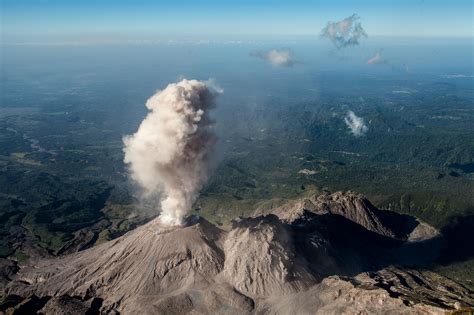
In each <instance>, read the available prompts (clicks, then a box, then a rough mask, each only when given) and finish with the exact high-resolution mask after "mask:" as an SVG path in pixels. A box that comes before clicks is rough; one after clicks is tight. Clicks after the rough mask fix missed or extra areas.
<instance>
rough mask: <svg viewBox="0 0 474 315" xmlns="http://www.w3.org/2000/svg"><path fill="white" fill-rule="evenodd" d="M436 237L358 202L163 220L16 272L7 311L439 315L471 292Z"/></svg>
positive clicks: (355, 198)
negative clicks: (221, 220)
mask: <svg viewBox="0 0 474 315" xmlns="http://www.w3.org/2000/svg"><path fill="white" fill-rule="evenodd" d="M438 245H439V235H438V233H437V232H436V230H435V229H434V228H432V227H430V226H428V225H426V224H423V223H421V222H418V221H417V220H415V219H414V218H412V217H408V216H403V215H398V214H395V213H392V212H388V211H381V210H378V209H377V208H375V207H374V206H373V205H372V204H370V202H368V201H367V200H366V199H365V198H364V197H363V196H361V195H359V194H356V193H351V192H349V193H335V194H332V195H319V196H316V195H315V196H312V197H310V198H307V199H304V200H300V201H298V202H294V203H290V204H288V205H285V206H283V207H280V208H277V209H274V210H273V212H272V213H270V214H266V215H263V214H262V215H258V214H256V215H255V216H254V217H252V218H245V219H242V220H239V221H238V222H237V221H236V222H234V224H233V226H232V229H230V230H229V231H224V230H221V229H219V228H218V227H216V226H214V225H212V224H211V223H209V222H207V221H206V220H204V219H202V218H197V217H190V218H189V219H188V222H187V224H186V226H185V227H177V228H169V227H165V226H162V225H161V224H160V223H159V221H157V220H153V221H151V222H149V223H147V224H145V225H143V226H141V227H139V228H137V229H135V230H133V231H131V232H129V233H127V234H125V235H123V236H121V237H119V238H117V239H115V240H112V241H109V242H107V243H103V244H100V245H97V246H95V247H93V248H90V249H87V250H83V251H80V252H77V253H75V254H71V255H67V256H63V257H58V258H55V259H45V260H40V261H38V262H36V263H35V264H34V265H30V266H22V268H21V269H20V270H19V271H18V272H17V273H13V272H11V273H9V274H8V276H9V278H11V281H9V282H7V283H6V284H5V285H3V292H4V294H3V295H4V298H3V302H2V304H1V305H0V311H5V312H10V313H15V312H17V313H21V312H25V311H28V312H29V313H34V312H38V313H45V314H52V313H58V314H61V313H67V312H69V313H78V314H84V313H94V312H96V313H99V312H102V313H122V314H137V313H140V314H157V313H159V314H183V313H192V314H209V313H215V314H290V313H292V314H294V313H298V314H309V313H311V314H314V313H320V314H331V313H333V314H339V313H343V312H345V313H349V314H351V313H354V314H355V313H358V312H360V311H367V312H369V313H373V312H388V313H391V312H392V313H393V312H396V313H402V314H403V313H405V314H417V313H426V312H428V313H440V314H442V313H443V311H444V310H447V309H455V308H459V307H470V306H473V305H474V296H473V292H470V291H469V290H468V289H466V288H464V287H462V286H461V285H459V284H457V283H455V282H453V281H451V280H449V279H447V278H444V277H442V276H440V275H437V274H434V273H432V272H428V271H419V270H418V271H417V270H414V269H411V268H407V267H401V266H406V265H407V264H410V265H413V264H422V263H426V262H427V261H429V260H430V259H434V257H435V256H436V249H437V248H438Z"/></svg>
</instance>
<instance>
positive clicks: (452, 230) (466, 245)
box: [437, 214, 474, 265]
mask: <svg viewBox="0 0 474 315" xmlns="http://www.w3.org/2000/svg"><path fill="white" fill-rule="evenodd" d="M441 234H442V235H443V247H442V248H441V251H440V255H439V259H438V261H437V262H438V263H440V264H442V265H449V264H451V263H454V262H461V261H465V260H469V259H473V258H474V242H473V240H474V214H470V215H467V216H459V217H454V218H453V219H452V220H451V221H450V222H449V223H448V224H447V225H446V226H445V227H444V228H443V229H442V230H441Z"/></svg>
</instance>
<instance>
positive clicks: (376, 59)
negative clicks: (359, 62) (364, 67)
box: [367, 49, 389, 65]
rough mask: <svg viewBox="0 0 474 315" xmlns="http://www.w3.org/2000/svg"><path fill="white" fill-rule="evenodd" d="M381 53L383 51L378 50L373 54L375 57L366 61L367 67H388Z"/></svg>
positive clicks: (387, 62)
mask: <svg viewBox="0 0 474 315" xmlns="http://www.w3.org/2000/svg"><path fill="white" fill-rule="evenodd" d="M382 51H383V49H380V50H379V51H377V52H375V55H373V56H372V57H371V58H370V59H369V60H367V64H368V65H388V64H389V61H388V60H387V59H384V58H383V57H382Z"/></svg>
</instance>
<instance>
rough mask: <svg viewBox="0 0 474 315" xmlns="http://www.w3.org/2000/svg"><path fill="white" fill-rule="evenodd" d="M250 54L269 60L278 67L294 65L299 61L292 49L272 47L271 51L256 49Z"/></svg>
mask: <svg viewBox="0 0 474 315" xmlns="http://www.w3.org/2000/svg"><path fill="white" fill-rule="evenodd" d="M250 56H252V57H257V58H260V59H263V60H266V61H268V62H269V63H271V64H272V65H273V66H277V67H293V66H294V65H295V64H297V63H301V62H300V61H297V60H296V59H295V57H294V55H293V52H292V51H291V50H290V49H272V50H269V51H254V52H251V53H250Z"/></svg>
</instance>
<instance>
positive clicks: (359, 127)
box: [344, 110, 369, 137]
mask: <svg viewBox="0 0 474 315" xmlns="http://www.w3.org/2000/svg"><path fill="white" fill-rule="evenodd" d="M344 122H345V123H346V125H347V127H349V129H350V130H351V132H352V134H353V135H354V136H356V137H360V136H363V135H364V134H365V133H366V132H367V130H369V128H368V127H367V126H366V125H365V123H364V119H363V118H362V117H358V116H357V115H356V114H354V112H353V111H351V110H350V111H348V112H347V115H346V117H345V118H344Z"/></svg>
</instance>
